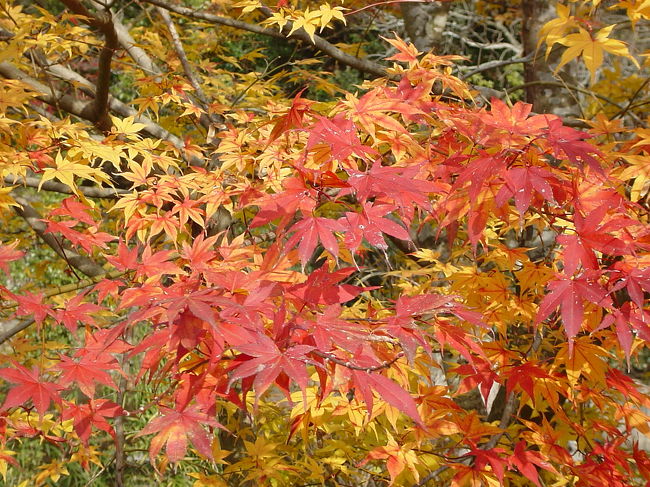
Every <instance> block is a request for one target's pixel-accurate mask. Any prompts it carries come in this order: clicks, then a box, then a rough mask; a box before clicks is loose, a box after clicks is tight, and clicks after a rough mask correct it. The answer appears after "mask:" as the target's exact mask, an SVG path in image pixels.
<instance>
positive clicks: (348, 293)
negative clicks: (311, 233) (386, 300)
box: [287, 264, 376, 305]
mask: <svg viewBox="0 0 650 487" xmlns="http://www.w3.org/2000/svg"><path fill="white" fill-rule="evenodd" d="M326 267H327V264H325V265H323V266H322V267H319V268H318V269H316V270H315V271H313V272H312V273H311V274H309V277H308V278H307V281H305V282H304V283H301V284H296V285H295V286H291V287H290V288H289V289H288V290H287V293H288V294H290V295H292V296H295V297H297V298H299V299H300V300H301V301H303V302H304V303H306V304H311V305H317V304H329V305H331V304H342V303H346V302H347V301H350V300H351V299H353V298H355V297H357V296H358V295H359V294H361V293H362V292H364V291H370V290H372V289H376V288H374V287H365V288H364V287H359V286H353V285H351V284H342V285H340V286H337V285H336V284H337V283H338V282H340V281H342V280H343V279H345V278H347V277H348V276H349V275H350V274H352V273H353V272H354V271H355V268H354V267H346V268H344V269H338V270H336V271H334V272H328V270H327V269H326Z"/></svg>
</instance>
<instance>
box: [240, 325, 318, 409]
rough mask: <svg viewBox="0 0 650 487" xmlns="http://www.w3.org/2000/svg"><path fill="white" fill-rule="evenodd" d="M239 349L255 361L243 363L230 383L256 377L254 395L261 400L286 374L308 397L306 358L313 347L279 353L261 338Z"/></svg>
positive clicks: (275, 346)
mask: <svg viewBox="0 0 650 487" xmlns="http://www.w3.org/2000/svg"><path fill="white" fill-rule="evenodd" d="M237 349H238V350H239V351H240V352H242V353H244V354H246V355H249V356H250V357H252V358H247V359H244V362H243V363H242V364H241V365H240V366H238V367H237V368H236V369H235V370H233V372H232V375H231V377H230V383H232V382H234V381H236V380H239V379H243V378H245V377H250V376H255V377H254V380H253V385H254V386H255V394H256V395H257V397H260V396H261V395H262V394H263V393H264V391H266V389H268V387H269V386H270V385H271V384H272V383H273V382H274V381H275V380H276V379H277V378H278V375H280V373H281V372H284V373H285V374H286V375H287V376H288V377H289V378H291V379H293V380H294V381H295V383H296V384H298V387H300V390H301V391H302V392H303V395H305V394H306V389H307V383H308V381H309V375H308V374H307V368H306V365H305V362H306V361H308V358H307V357H306V356H305V355H306V354H308V353H309V352H311V351H312V350H313V349H314V347H312V346H309V345H294V346H292V347H289V348H287V349H286V350H280V349H279V348H278V346H277V345H276V343H275V342H274V341H273V340H271V339H270V338H269V337H267V336H266V335H261V334H260V335H259V336H258V338H257V343H251V344H247V345H244V344H242V345H237ZM305 401H306V399H305Z"/></svg>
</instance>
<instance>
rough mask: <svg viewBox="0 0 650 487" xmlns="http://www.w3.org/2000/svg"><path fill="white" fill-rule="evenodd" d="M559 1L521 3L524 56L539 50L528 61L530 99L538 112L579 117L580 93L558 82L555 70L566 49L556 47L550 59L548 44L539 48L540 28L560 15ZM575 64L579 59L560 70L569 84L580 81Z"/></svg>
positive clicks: (525, 66) (525, 67) (526, 79)
mask: <svg viewBox="0 0 650 487" xmlns="http://www.w3.org/2000/svg"><path fill="white" fill-rule="evenodd" d="M555 5H556V2H553V1H551V2H549V1H548V0H523V1H522V3H521V8H522V14H523V22H522V29H521V31H522V32H521V35H522V45H523V47H524V56H527V55H528V54H529V53H535V57H534V59H533V60H532V61H530V62H528V63H526V64H525V65H524V80H525V83H526V84H527V86H526V101H527V102H528V103H531V104H532V105H533V111H535V112H537V113H554V114H556V115H559V116H561V117H579V116H580V108H579V103H578V100H576V98H575V96H576V95H575V94H572V93H571V92H570V91H569V90H567V89H566V88H564V87H563V86H557V84H558V82H561V81H560V79H559V76H558V75H555V74H553V69H552V66H555V65H556V64H557V62H558V61H559V59H560V55H561V53H562V50H560V49H554V51H552V52H551V54H550V55H549V57H548V59H545V54H546V50H545V46H544V45H541V46H540V47H539V49H538V48H537V42H538V39H539V31H540V29H541V28H542V26H543V25H544V24H545V23H547V22H548V21H549V20H552V19H554V18H555V17H556V16H557V15H556V12H555ZM575 66H576V65H575V62H570V63H568V64H567V65H566V66H565V67H564V68H563V69H562V70H560V73H559V74H561V78H562V80H564V81H565V83H566V84H567V85H569V86H575V85H576V83H575V81H574V77H573V75H572V71H573V70H574V69H575Z"/></svg>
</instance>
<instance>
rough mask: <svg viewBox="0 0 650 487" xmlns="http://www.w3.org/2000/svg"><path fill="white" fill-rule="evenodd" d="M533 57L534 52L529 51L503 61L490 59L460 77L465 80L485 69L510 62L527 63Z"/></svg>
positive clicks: (506, 64)
mask: <svg viewBox="0 0 650 487" xmlns="http://www.w3.org/2000/svg"><path fill="white" fill-rule="evenodd" d="M533 57H534V53H529V54H528V55H527V56H524V57H520V58H513V59H505V60H503V61H499V60H494V61H488V62H485V63H483V64H479V65H478V66H474V67H473V68H472V70H471V71H469V72H468V73H464V74H463V75H462V76H461V77H460V79H462V80H465V79H467V78H471V77H472V76H474V75H475V74H478V73H482V72H483V71H488V70H489V69H495V68H500V67H502V66H508V65H509V64H520V63H522V64H523V63H527V62H530V61H532V60H533Z"/></svg>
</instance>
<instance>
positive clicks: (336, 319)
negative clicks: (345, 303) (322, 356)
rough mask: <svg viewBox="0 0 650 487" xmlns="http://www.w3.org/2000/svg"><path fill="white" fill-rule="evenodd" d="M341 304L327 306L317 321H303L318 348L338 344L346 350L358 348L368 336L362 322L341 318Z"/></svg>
mask: <svg viewBox="0 0 650 487" xmlns="http://www.w3.org/2000/svg"><path fill="white" fill-rule="evenodd" d="M340 316H341V306H340V305H339V304H332V305H329V306H327V307H325V309H324V311H323V314H318V315H317V316H316V322H301V323H300V324H301V325H302V326H304V327H305V328H306V329H307V331H308V332H309V334H310V336H311V337H312V338H313V340H314V343H315V344H316V348H318V349H319V350H321V351H323V352H327V351H329V350H331V349H332V345H336V346H337V347H339V348H342V349H344V350H348V351H352V350H353V349H356V348H357V346H358V344H359V342H361V341H362V340H364V339H365V338H366V337H367V333H368V331H367V330H364V329H363V328H362V326H361V324H360V323H355V322H353V321H348V320H344V319H341V318H340Z"/></svg>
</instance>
